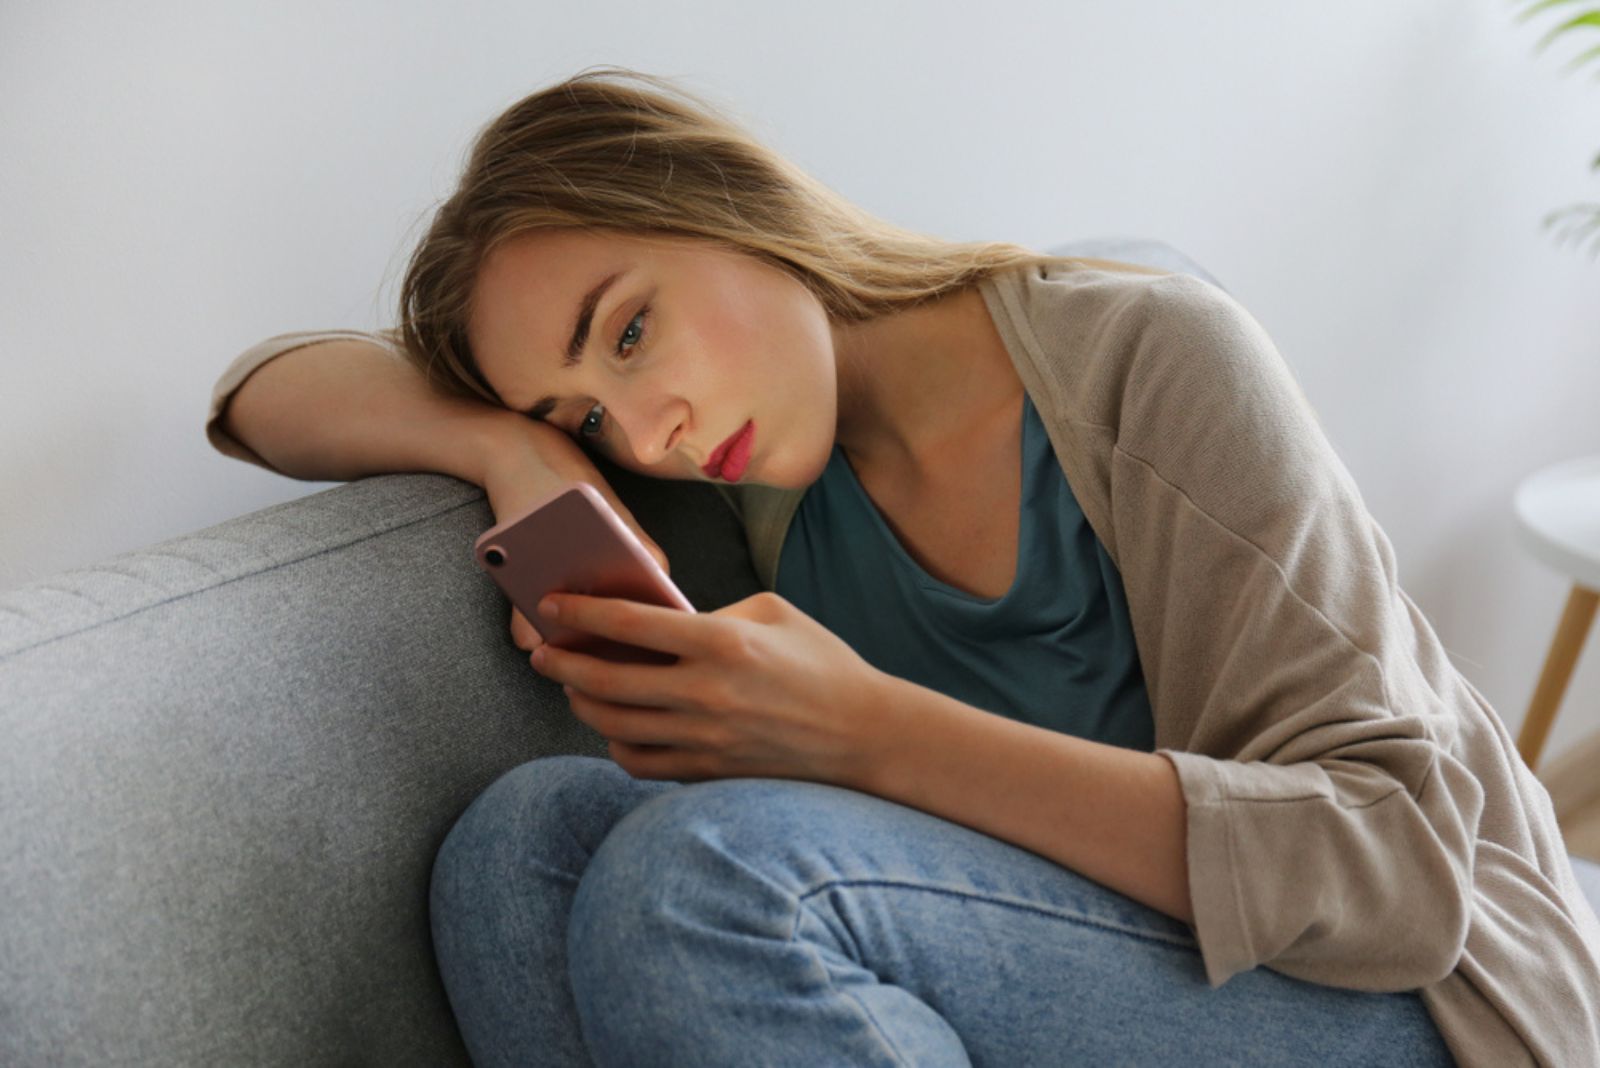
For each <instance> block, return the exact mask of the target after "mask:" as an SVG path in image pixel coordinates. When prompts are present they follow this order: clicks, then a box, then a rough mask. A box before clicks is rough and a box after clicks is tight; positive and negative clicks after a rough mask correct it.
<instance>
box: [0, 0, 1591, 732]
mask: <svg viewBox="0 0 1600 1068" xmlns="http://www.w3.org/2000/svg"><path fill="white" fill-rule="evenodd" d="M1513 13H1514V11H1513V7H1512V5H1510V4H1509V3H1506V2H1502V0H1472V2H1462V0H1407V2H1405V3H1395V2H1393V0H1352V2H1347V3H1342V4H1338V5H1312V4H1283V3H1280V2H1277V0H1234V2H1232V3H1228V4H1197V3H1187V2H1182V0H1145V2H1143V3H1138V4H1127V3H1120V2H1116V0H1096V2H1092V3H1091V2H1061V0H1055V2H1048V3H988V4H982V5H971V4H969V3H964V2H962V3H956V2H942V3H930V2H916V3H911V2H902V3H860V2H849V0H812V2H808V3H805V4H787V5H776V4H773V5H767V4H751V3H732V2H727V3H712V2H701V3H685V4H663V3H660V2H659V0H657V2H651V3H640V2H632V0H609V2H607V3H605V4H594V5H578V4H569V3H534V4H530V3H503V2H502V3H497V2H488V0H483V2H478V3H472V4H464V3H455V4H450V5H434V4H420V3H382V4H379V3H367V4H344V5H339V6H331V5H325V4H309V3H283V2H274V3H271V4H265V3H263V4H259V5H248V4H243V3H226V4H200V3H194V4H178V3H171V2H145V3H141V4H136V5H113V4H86V3H82V2H55V0H53V2H52V3H49V4H32V5H27V4H18V3H10V4H4V5H0V589H4V588H10V587H13V586H17V585H21V584H23V583H26V582H29V581H33V580H36V579H40V578H44V577H45V576H47V575H49V574H50V573H52V572H55V571H57V570H60V569H64V568H69V567H73V566H77V565H82V564H87V563H92V562H94V561H96V560H99V559H101V558H103V557H105V556H108V555H110V554H113V553H117V552H121V551H125V550H129V549H134V548H138V547H140V546H143V545H147V544H149V543H151V542H154V541H157V540H160V539H164V538H168V537H172V536H175V535H177V534H180V533H183V532H186V531H190V530H193V529H196V528H199V527H203V526H206V525H209V524H212V523H216V522H219V521H221V520H223V519H226V518H228V517H230V516H234V515H238V514H240V513H243V512H247V511H250V510H253V509H256V508H260V507H263V506H265V505H268V504H272V503H275V502H278V501H282V500H287V499H290V498H294V497H298V496H301V495H303V494H306V493H310V492H313V491H316V490H319V489H323V488H326V486H327V484H325V483H304V482H294V481H291V480H288V479H284V478H281V477H279V476H275V475H272V474H270V473H267V472H265V471H262V470H259V469H257V468H254V467H251V466H248V465H245V464H241V463H239V462H237V461H233V460H229V459H226V458H224V457H222V456H221V455H220V454H218V453H216V452H214V451H213V450H212V449H211V447H210V446H209V444H208V443H207V442H206V440H205V437H204V434H203V432H202V429H201V425H202V421H203V417H204V414H205V411H206V404H207V400H208V397H209V394H210V390H211V386H212V384H213V382H214V381H215V379H216V377H217V375H218V373H219V372H220V371H221V370H222V368H223V367H224V366H225V365H226V363H227V362H228V361H229V360H230V359H231V358H232V357H233V356H234V355H235V354H236V353H237V352H239V351H240V350H242V349H243V348H245V347H246V346H247V345H249V344H250V343H252V342H254V341H256V340H258V339H260V338H262V337H265V336H268V335H270V334H274V333H279V332H282V331H286V330H294V329H310V328H322V327H333V326H349V327H359V328H373V327H377V326H382V325H387V324H388V323H389V321H390V315H391V313H390V310H389V309H390V305H391V303H392V301H393V298H394V290H395V286H396V283H397V280H398V276H399V273H400V271H401V269H402V267H403V264H404V258H405V255H406V253H407V252H408V251H409V249H410V246H411V242H412V241H413V240H414V239H415V237H416V234H417V232H418V228H419V227H420V225H421V224H422V222H423V220H424V219H425V216H426V213H427V211H428V210H429V208H430V206H431V205H432V204H433V203H434V202H435V201H436V199H438V198H440V197H442V196H443V195H445V193H446V192H447V191H448V189H449V187H450V185H451V183H452V181H453V178H454V176H455V173H456V169H457V167H458V166H459V164H460V161H461V158H462V153H463V152H464V150H465V148H466V146H467V144H468V142H469V140H470V138H471V136H472V134H473V133H474V132H475V131H476V129H477V128H478V127H479V126H481V125H482V124H483V123H485V122H487V121H488V120H489V119H490V118H492V117H493V116H494V115H495V114H496V113H497V112H498V111H500V110H501V109H502V108H504V107H505V106H507V105H509V104H510V103H511V102H513V101H514V100H516V99H518V98H520V97H521V96H523V95H525V94H526V93H528V92H531V91H533V90H534V89H536V88H539V87H541V86H543V85H546V84H548V83H550V82H552V81H554V80H557V79H559V78H562V77H565V76H567V75H570V74H572V73H575V72H576V71H577V70H578V69H580V68H582V67H584V66H587V65H590V64H596V63H618V64H623V65H626V66H632V67H635V68H638V69H641V70H646V71H650V72H652V73H657V74H663V75H668V76H672V77H678V78H681V79H683V83H684V84H685V86H686V87H688V88H690V89H691V90H694V91H697V92H700V93H702V94H704V95H707V96H709V97H711V98H712V99H713V100H716V101H719V102H721V103H722V104H724V105H725V106H726V107H727V108H728V109H729V110H731V111H732V112H733V113H734V114H735V115H736V117H738V118H740V119H742V120H743V121H744V122H745V123H746V124H747V125H748V126H750V127H751V128H752V129H753V130H754V132H756V134H757V135H758V136H760V137H763V138H764V139H766V140H768V141H769V142H770V143H772V144H774V145H775V146H776V147H778V148H779V149H780V150H782V151H784V152H786V153H788V154H789V155H790V156H791V157H792V158H794V159H795V160H796V161H797V162H798V163H800V164H801V165H802V166H803V167H806V168H808V169H809V170H810V171H812V173H814V174H815V175H817V176H818V177H819V178H821V179H822V180H823V181H825V182H827V183H829V184H830V185H832V186H833V187H834V188H835V189H838V190H839V191H841V192H842V193H844V194H845V195H846V196H849V197H851V198H853V199H854V200H856V201H857V202H859V203H861V204H862V205H863V206H865V207H866V208H868V209H869V210H871V211H874V212H877V213H878V214H880V215H882V216H884V217H886V218H888V219H890V220H892V221H894V222H896V223H899V224H902V225H906V226H910V227H913V228H917V229H921V230H925V231H928V232H933V233H938V234H942V235H945V236H948V237H951V238H961V239H976V238H993V239H1004V240H1014V241H1020V242H1022V243H1025V244H1031V245H1034V246H1044V245H1052V244H1055V243H1057V242H1060V241H1063V240H1067V239H1071V238H1076V237H1100V236H1111V235H1136V236H1147V237H1158V238H1161V239H1164V240H1166V241H1169V242H1171V243H1172V244H1174V245H1176V246H1177V247H1179V248H1180V249H1182V250H1184V251H1186V252H1187V253H1189V254H1190V255H1192V256H1194V257H1195V258H1197V259H1198V260H1199V261H1200V262H1201V263H1203V264H1205V265H1206V266H1207V267H1208V268H1209V269H1210V270H1211V271H1213V272H1214V273H1215V274H1216V275H1217V276H1218V278H1219V279H1220V280H1221V281H1222V282H1223V283H1224V284H1225V285H1226V286H1227V287H1228V289H1229V290H1230V291H1231V292H1232V293H1233V294H1234V295H1235V296H1236V297H1238V298H1239V299H1240V300H1241V301H1242V302H1243V303H1244V305H1245V306H1246V307H1247V308H1249V309H1250V310H1251V311H1252V312H1253V313H1254V314H1255V316H1256V317H1257V318H1258V319H1259V320H1260V321H1261V323H1262V324H1263V325H1264V326H1265V327H1266V329H1267V330H1268V332H1269V333H1270V334H1271V335H1272V337H1273V338H1274V339H1275V340H1276V342H1277V344H1278V347H1279V349H1280V350H1281V351H1282V352H1283V354H1284V356H1285V358H1286V359H1287V360H1288V361H1289V363H1290V365H1291V366H1292V367H1293V368H1294V370H1295V372H1296V374H1297V375H1298V377H1299V379H1300V381H1301V384H1302V385H1303V386H1304V388H1305V391H1306V393H1307V395H1308V396H1309V397H1310V399H1311V401H1312V403H1313V404H1314V406H1315V407H1316V408H1317V411H1318V413H1319V415H1320V417H1321V419H1322V422H1323V425H1324V427H1325V429H1326V430H1327V432H1328V435H1329V437H1330V438H1331V439H1332V441H1333V443H1334V446H1335V448H1336V449H1337V450H1338V452H1339V454H1340V456H1341V457H1342V458H1343V460H1344V462H1345V464H1346V465H1347V466H1348V467H1349V469H1350V470H1351V472H1352V474H1353V475H1354V476H1355V479H1356V482H1357V484H1358V485H1359V486H1360V487H1361V490H1362V494H1363V497H1364V498H1365V500H1366V502H1367V505H1368V507H1369V508H1370V509H1371V511H1372V513H1373V514H1374V515H1375V516H1376V517H1377V519H1378V521H1379V523H1380V524H1382V526H1383V527H1384V529H1385V530H1386V531H1387V533H1388V535H1389V537H1390V539H1391V540H1392V541H1393V543H1394V545H1395V550H1396V553H1397V556H1398V560H1399V566H1400V570H1401V582H1402V585H1403V586H1404V587H1405V589H1406V590H1407V591H1408V592H1409V593H1410V594H1411V595H1412V597H1413V598H1414V599H1416V601H1417V602H1418V603H1419V604H1420V605H1421V606H1422V609H1423V611H1424V612H1426V613H1427V615H1428V617H1429V619H1430V620H1431V621H1432V623H1433V625H1434V627H1435V629H1436V630H1437V631H1438V633H1439V635H1440V637H1441V639H1442V640H1443V641H1444V643H1445V644H1446V646H1447V647H1448V648H1449V649H1450V650H1451V651H1452V653H1453V654H1454V656H1455V660H1456V664H1457V666H1458V667H1459V668H1460V669H1461V671H1462V672H1463V674H1465V675H1466V676H1467V677H1468V678H1469V679H1470V680H1471V681H1472V682H1473V683H1474V684H1475V685H1476V686H1477V687H1478V688H1479V689H1480V690H1482V691H1483V692H1484V694H1485V696H1487V697H1488V698H1489V700H1490V701H1491V703H1493V704H1494V705H1495V707H1496V708H1497V709H1498V710H1499V711H1500V713H1501V715H1502V716H1503V717H1504V718H1505V719H1506V721H1507V723H1508V724H1509V725H1510V726H1511V727H1512V729H1513V730H1515V728H1516V726H1517V725H1518V724H1519V723H1520V722H1521V719H1522V716H1523V711H1524V709H1525V706H1526V702H1527V699H1528V697H1529V695H1530V694H1531V692H1532V687H1533V683H1534V679H1535V676H1536V674H1537V672H1538V670H1539V667H1540V665H1541V663H1542V659H1543V655H1544V650H1545V648H1546V646H1547V643H1548V641H1549V639H1550V636H1551V633H1552V630H1553V628H1554V626H1555V622H1556V618H1557V615H1558V613H1559V611H1560V609H1561V606H1562V603H1563V599H1564V597H1565V593H1566V584H1565V581H1564V580H1563V578H1562V577H1561V576H1559V575H1557V574H1556V573H1554V572H1552V571H1549V570H1547V569H1545V568H1544V567H1543V566H1542V565H1539V564H1537V563H1535V562H1533V561H1532V560H1531V559H1530V558H1529V557H1528V556H1527V555H1525V553H1524V552H1523V551H1521V550H1520V549H1519V548H1518V547H1517V544H1516V543H1515V541H1514V539H1513V534H1512V525H1511V513H1510V499H1511V494H1512V490H1513V488H1514V486H1515V484H1516V482H1517V481H1518V479H1519V478H1521V477H1522V476H1524V475H1526V474H1528V473H1529V472H1531V471H1534V470H1536V469H1538V468H1540V467H1542V466H1544V465H1546V464H1549V463H1552V462H1555V461H1558V460H1562V459H1565V458H1568V457H1572V456H1577V455H1582V454H1587V453H1596V452H1600V415H1597V411H1600V405H1597V403H1596V402H1597V400H1600V300H1597V299H1596V298H1597V295H1600V264H1596V263H1595V262H1594V261H1592V260H1591V259H1590V258H1589V257H1587V256H1586V255H1585V254H1583V253H1581V252H1578V251H1576V250H1574V249H1573V248H1571V247H1570V246H1569V247H1565V248H1563V247H1562V246H1560V245H1559V244H1558V243H1557V242H1556V241H1555V239H1554V238H1553V237H1552V236H1551V235H1550V234H1549V233H1547V232H1545V231H1542V230H1541V229H1540V226H1539V220H1540V219H1541V218H1542V217H1543V215H1544V214H1545V213H1546V212H1548V211H1551V210H1554V209H1556V208H1559V207H1564V206H1566V205H1567V204H1570V203H1573V202H1576V201H1579V200H1584V199H1589V200H1593V199H1596V198H1595V187H1594V180H1593V179H1591V178H1590V177H1589V176H1588V174H1587V172H1586V169H1585V168H1586V164H1587V162H1588V160H1589V159H1591V158H1592V157H1593V155H1594V154H1595V153H1596V152H1597V151H1600V133H1597V132H1596V131H1597V129H1600V128H1597V126H1596V124H1595V122H1594V117H1595V115H1596V113H1597V110H1600V87H1596V86H1595V85H1593V84H1592V83H1590V82H1588V81H1586V80H1585V79H1583V78H1580V77H1579V76H1577V75H1564V74H1563V70H1564V65H1565V62H1566V60H1567V58H1569V57H1570V56H1572V55H1574V54H1575V53H1576V51H1577V50H1578V49H1577V46H1576V45H1573V44H1568V45H1566V46H1556V47H1553V48H1552V49H1551V50H1550V51H1549V52H1546V53H1544V54H1542V55H1536V54H1535V51H1534V46H1535V45H1536V44H1537V42H1538V40H1539V38H1540V37H1541V36H1542V34H1543V33H1544V31H1545V29H1547V28H1548V27H1549V26H1550V25H1552V24H1553V22H1552V21H1551V20H1549V19H1545V20H1541V21H1536V22H1534V23H1524V24H1517V23H1515V22H1514V20H1513ZM1597 644H1600V635H1595V636H1591V639H1590V642H1589V648H1588V652H1587V654H1586V657H1585V659H1584V660H1582V661H1580V664H1579V668H1578V672H1577V675H1576V676H1575V677H1574V680H1573V684H1572V689H1571V691H1570V692H1569V695H1568V698H1567V703H1566V705H1565V707H1564V710H1563V713H1562V717H1561V719H1560V720H1559V721H1558V723H1557V727H1556V732H1555V735H1554V736H1553V739H1552V743H1551V746H1550V748H1549V750H1547V752H1549V753H1550V754H1552V755H1553V754H1554V753H1556V752H1559V751H1560V750H1561V749H1562V748H1564V747H1565V746H1566V745H1567V744H1569V743H1570V741H1571V740H1572V739H1574V738H1576V737H1577V736H1578V735H1579V734H1582V733H1585V732H1588V731H1593V730H1595V729H1596V728H1597V727H1600V651H1597V650H1596V649H1595V648H1594V647H1595V646H1596V645H1597Z"/></svg>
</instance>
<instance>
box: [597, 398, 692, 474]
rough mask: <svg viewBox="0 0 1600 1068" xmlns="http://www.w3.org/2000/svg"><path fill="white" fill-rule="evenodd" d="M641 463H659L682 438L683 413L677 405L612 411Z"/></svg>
mask: <svg viewBox="0 0 1600 1068" xmlns="http://www.w3.org/2000/svg"><path fill="white" fill-rule="evenodd" d="M613 414H614V415H615V416H616V418H617V422H618V423H620V424H621V425H622V431H623V434H624V435H626V436H627V439H628V442H629V444H630V445H632V446H633V455H634V458H635V459H636V460H638V461H639V462H640V463H641V464H646V465H650V466H654V465H655V464H659V463H660V462H661V461H662V460H664V459H666V457H667V456H669V455H671V453H672V450H673V449H675V448H677V447H678V443H679V442H680V441H681V440H682V439H683V413H682V411H681V410H680V408H679V406H677V405H675V404H660V403H657V404H656V405H655V406H654V407H649V406H648V402H647V405H646V406H642V407H636V408H635V410H633V411H627V412H615V411H614V412H613Z"/></svg>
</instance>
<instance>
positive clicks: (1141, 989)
mask: <svg viewBox="0 0 1600 1068" xmlns="http://www.w3.org/2000/svg"><path fill="white" fill-rule="evenodd" d="M430 904H431V912H432V927H433V937H434V949H435V952H436V954H437V957H438V961H439V968H440V972H441V975H442V977H443V979H444V983H445V987H446V989H447V990H448V992H449V996H450V1003H451V1006H452V1009H453V1010H454V1012H455V1016H456V1019H457V1022H458V1023H459V1024H460V1027H461V1031H462V1035H463V1037H464V1038H465V1040H466V1044H467V1049H468V1051H469V1052H470V1054H471V1056H472V1059H473V1063H474V1064H476V1065H480V1066H490V1065H583V1064H590V1063H598V1064H601V1065H627V1066H629V1068H649V1066H652V1065H694V1066H702V1065H705V1066H711V1065H741V1066H744V1065H801V1066H805V1068H817V1066H823V1065H908V1066H917V1068H922V1066H929V1068H933V1066H942V1065H969V1064H971V1065H1004V1066H1018V1065H1068V1064H1086V1065H1168V1064H1175V1063H1181V1064H1186V1065H1222V1064H1228V1065H1240V1064H1264V1065H1275V1066H1294V1065H1317V1066H1328V1065H1380V1064H1381V1065H1385V1066H1391V1068H1392V1066H1405V1065H1419V1066H1420V1065H1450V1064H1452V1063H1453V1062H1452V1060H1451V1058H1450V1055H1449V1053H1448V1051H1447V1050H1446V1048H1445V1045H1444V1043H1443V1040H1442V1039H1441V1038H1440V1036H1439V1033H1438V1031H1437V1030H1436V1029H1435V1027H1434V1025H1433V1023H1432V1020H1431V1019H1430V1018H1429V1016H1428V1013H1427V1010H1426V1008H1425V1007H1424V1005H1423V1003H1422V1001H1421V999H1420V998H1419V997H1418V996H1417V994H1416V992H1414V991H1408V992H1403V993H1366V992H1359V991H1351V990H1341V989H1335V988H1332V987H1324V986H1318V985H1315V984H1311V983H1306V982H1302V981H1300V980H1297V979H1292V978H1289V977H1287V976H1284V975H1280V974H1278V973H1276V972H1273V971H1271V970H1269V969H1267V968H1256V969H1255V970H1253V971H1250V972H1246V973H1244V974H1241V975H1237V976H1235V977H1233V978H1232V979H1230V980H1229V981H1228V982H1227V983H1226V984H1224V985H1223V986H1222V987H1220V988H1218V989H1216V990H1213V989H1211V988H1210V987H1209V986H1208V984H1207V983H1206V980H1205V974H1204V970H1203V968H1202V965H1201V960H1200V955H1199V951H1198V949H1197V948H1196V944H1195V940H1194V937H1193V935H1192V934H1191V932H1190V929H1189V928H1188V926H1187V925H1185V924H1183V923H1181V922H1179V921H1178V920H1175V919H1172V918H1171V917H1168V916H1166V915H1164V914H1162V913H1159V912H1157V911H1155V910H1153V909H1150V908H1147V907H1145V906H1143V905H1141V904H1139V903H1138V902H1135V901H1133V900H1131V899H1129V898H1127V897H1125V896H1123V895H1121V894H1118V893H1116V892H1114V891H1112V890H1109V889H1107V888H1106V887H1103V886H1101V885H1099V884H1097V883H1095V882H1093V881H1091V880H1089V879H1086V878H1084V877H1082V876H1080V875H1077V874H1075V873H1073V872H1072V871H1069V870H1067V869H1066V868H1063V867H1061V866H1059V865H1057V864H1055V863H1053V862H1051V861H1048V860H1046V859H1044V858H1043V857H1040V856H1038V855H1037V854H1034V853H1031V852H1029V851H1027V850H1024V849H1020V848H1018V847H1015V846H1012V845H1009V844H1007V843H1005V842H1002V841H1000V840H998V839H996V838H992V837H990V836H988V835H984V834H981V833H979V832H976V831H973V830H971V829H969V828H966V827H963V826H961V825H959V824H956V823H952V822H949V821H947V820H943V819H940V818H938V817H935V816H932V815H930V814H928V813H925V812H922V811H919V810H917V809H913V808H909V807H906V806H904V805H899V804H895V803H893V802H890V801H886V800H884V799H882V798H878V797H875V796H872V795H870V794H865V793H861V792H859V791H854V790H848V789H843V788H840V787H835V786H828V785H823V784H820V783H813V782H800V781H792V780H782V779H724V780H716V781H711V782H703V783H691V784H680V783H673V782H662V781H652V780H636V779H634V778H632V777H631V776H630V775H628V773H627V772H625V771H623V770H622V769H621V768H619V767H618V766H617V765H616V764H614V763H613V762H611V761H609V760H605V759H599V758H595V757H579V756H559V757H547V758H542V759H538V760H534V761H530V762H528V763H526V764H523V765H521V766H519V767H517V768H514V769H512V770H511V771H510V772H507V773H506V774H505V775H504V776H502V777H501V778H500V779H498V780H496V781H495V782H494V783H493V784H492V785H491V786H490V787H489V788H488V789H486V790H485V791H484V792H483V793H482V794H481V795H480V796H479V797H478V798H477V799H476V800H475V801H474V802H473V803H472V805H471V806H470V807H469V808H468V809H467V810H466V812H464V813H463V814H462V816H461V818H460V819H459V820H458V821H457V823H456V824H455V826H454V827H453V828H452V829H451V831H450V833H449V835H448V836H447V837H446V839H445V842H444V843H443V845H442V846H441V848H440V850H439V855H438V857H437V859H436V861H435V864H434V871H433V880H432V897H431V902H430Z"/></svg>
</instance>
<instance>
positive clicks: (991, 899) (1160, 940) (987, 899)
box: [799, 879, 1198, 950]
mask: <svg viewBox="0 0 1600 1068" xmlns="http://www.w3.org/2000/svg"><path fill="white" fill-rule="evenodd" d="M839 886H887V887H894V888H895V889H899V890H920V891H923V892H925V893H930V894H943V895H945V896H946V897H957V898H964V899H967V900H972V901H981V902H984V903H985V904H991V905H1003V906H1006V907H1007V908H1013V909H1018V910H1020V911H1023V912H1032V913H1036V914H1037V915H1040V916H1049V917H1051V918H1052V919H1057V920H1065V921H1066V922H1068V923H1072V924H1076V925H1078V926H1079V927H1093V928H1096V929H1098V930H1102V931H1110V932H1112V933H1114V934H1120V935H1125V936H1127V937H1129V938H1137V939H1140V940H1141V941H1146V942H1152V943H1155V944H1156V945H1163V946H1170V947H1174V948H1178V949H1189V950H1197V949H1198V946H1197V944H1196V943H1195V941H1194V939H1192V938H1178V937H1174V936H1171V935H1163V934H1159V933H1157V932H1155V931H1148V930H1144V929H1143V928H1138V927H1133V926H1130V925H1128V924H1120V923H1113V922H1111V921H1108V920H1102V919H1098V918H1095V917H1091V916H1087V915H1084V914H1082V913H1078V912H1073V911H1070V910H1066V909H1049V908H1044V907H1041V906H1040V905H1037V904H1035V903H1034V902H1031V901H1025V900H1022V899H1020V898H1007V897H1005V896H1004V895H1000V894H975V893H969V892H967V891H963V890H952V889H950V888H948V887H943V886H929V885H927V884H926V883H916V882H909V881H903V880H897V879H829V880H827V881H825V882H822V883H819V884H818V885H816V886H814V887H812V888H811V889H809V890H806V891H804V892H802V893H801V894H800V895H799V900H800V903H801V904H802V905H804V904H805V902H806V899H807V898H811V897H815V896H816V895H817V894H820V893H823V892H824V891H827V890H831V889H833V888H834V887H839Z"/></svg>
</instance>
